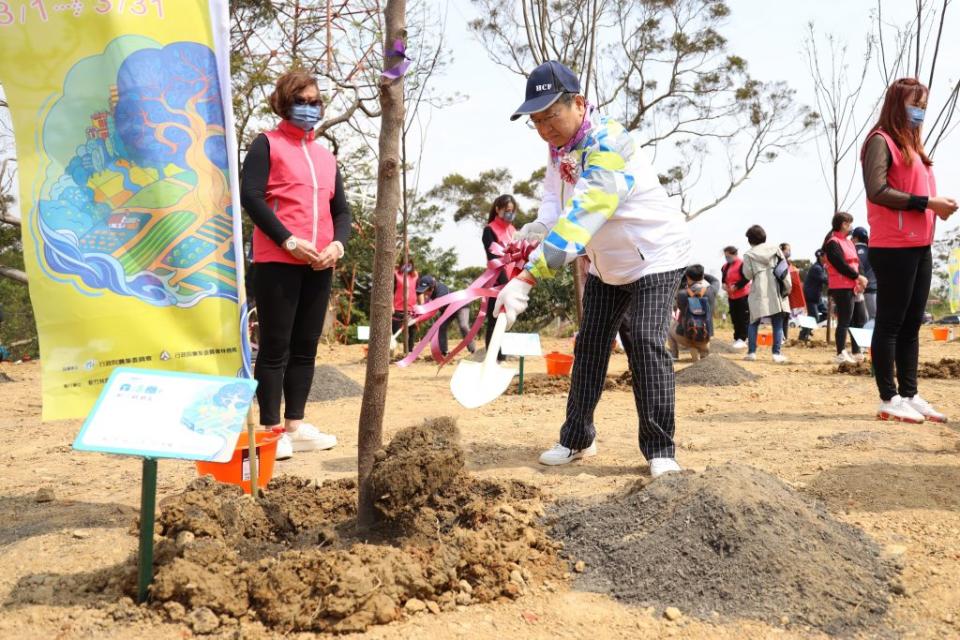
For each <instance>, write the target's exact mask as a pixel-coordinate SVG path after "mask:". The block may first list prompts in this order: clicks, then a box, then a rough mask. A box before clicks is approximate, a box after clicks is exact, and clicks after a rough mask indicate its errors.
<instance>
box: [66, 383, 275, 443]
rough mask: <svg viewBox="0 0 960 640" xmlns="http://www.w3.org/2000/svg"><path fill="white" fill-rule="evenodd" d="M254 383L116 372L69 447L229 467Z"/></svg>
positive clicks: (243, 423)
mask: <svg viewBox="0 0 960 640" xmlns="http://www.w3.org/2000/svg"><path fill="white" fill-rule="evenodd" d="M256 388H257V381H256V380H250V379H246V378H228V377H222V376H209V375H203V374H199V373H183V372H176V371H152V370H147V369H134V368H129V367H119V368H117V369H115V370H114V371H113V374H112V375H111V376H110V378H109V379H108V380H107V383H106V385H105V386H104V388H103V392H102V393H101V394H100V397H99V398H98V399H97V403H96V405H95V406H94V407H93V411H91V412H90V415H89V416H88V417H87V420H86V421H85V422H84V423H83V428H82V429H81V430H80V433H79V434H78V435H77V439H76V440H75V441H74V443H73V448H74V449H78V450H80V451H99V452H102V453H117V454H121V455H130V456H141V457H147V458H180V459H184V460H204V461H209V462H227V461H228V460H230V458H231V457H232V456H233V451H234V448H235V447H236V444H237V438H238V437H239V435H240V432H241V431H242V430H243V429H244V427H245V424H246V417H247V412H248V411H249V410H250V403H251V402H252V401H253V395H254V391H256Z"/></svg>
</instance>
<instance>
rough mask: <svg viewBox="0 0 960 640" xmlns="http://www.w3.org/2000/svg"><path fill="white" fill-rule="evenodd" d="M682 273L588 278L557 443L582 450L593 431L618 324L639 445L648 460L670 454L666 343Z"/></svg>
mask: <svg viewBox="0 0 960 640" xmlns="http://www.w3.org/2000/svg"><path fill="white" fill-rule="evenodd" d="M682 274H683V270H682V269H679V270H676V271H669V272H667V273H656V274H652V275H649V276H644V277H642V278H640V279H639V280H637V281H636V282H632V283H630V284H625V285H619V286H618V285H610V284H605V283H604V282H603V281H602V280H600V279H599V278H597V277H596V276H593V275H590V276H587V283H586V286H585V288H584V292H583V322H582V323H581V325H580V331H579V333H578V334H577V342H576V345H575V346H574V350H573V354H574V361H573V372H572V378H571V381H570V395H569V396H568V397H567V419H566V421H565V422H564V423H563V427H562V428H561V429H560V444H562V445H563V446H565V447H569V448H570V449H584V448H586V447H589V446H590V444H591V443H592V442H593V440H594V438H595V437H596V435H597V430H596V426H595V425H594V423H593V412H594V409H596V407H597V402H599V401H600V394H601V393H602V392H603V384H604V381H605V380H606V377H607V366H608V365H609V364H610V350H611V347H612V345H613V340H614V336H616V333H617V330H620V338H621V340H622V341H623V347H624V350H626V352H627V359H628V361H629V363H630V371H631V372H632V374H633V376H632V377H633V397H634V400H635V401H636V404H637V415H638V417H639V418H640V429H639V439H640V451H642V452H643V455H644V457H646V458H647V459H648V460H650V459H652V458H672V457H674V444H673V433H674V430H675V427H676V420H675V418H676V386H675V383H674V377H673V359H672V358H671V357H670V354H669V353H668V352H667V348H666V345H665V343H666V339H667V328H668V327H669V326H670V317H671V313H672V311H673V303H674V300H675V298H676V294H677V287H678V286H679V284H680V276H681V275H682ZM621 325H622V326H621Z"/></svg>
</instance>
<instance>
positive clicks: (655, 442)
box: [494, 61, 690, 477]
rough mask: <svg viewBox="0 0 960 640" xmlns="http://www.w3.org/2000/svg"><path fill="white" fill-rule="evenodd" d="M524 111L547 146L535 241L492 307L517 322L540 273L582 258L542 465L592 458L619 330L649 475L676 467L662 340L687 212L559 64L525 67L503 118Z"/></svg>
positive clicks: (626, 135)
mask: <svg viewBox="0 0 960 640" xmlns="http://www.w3.org/2000/svg"><path fill="white" fill-rule="evenodd" d="M521 116H530V125H531V126H532V127H534V128H536V130H537V132H538V133H539V135H540V137H541V138H543V140H545V141H546V142H547V144H548V147H549V152H550V158H549V162H548V164H547V172H546V177H545V181H544V197H543V202H542V205H541V207H540V211H539V214H538V216H537V220H536V221H535V222H531V223H530V224H528V225H526V226H524V227H523V229H521V230H520V232H519V234H518V237H521V238H527V239H537V240H541V244H540V246H539V247H538V248H537V249H536V251H535V252H534V253H533V254H532V255H531V256H530V260H529V262H528V264H527V265H526V268H525V269H524V271H523V272H521V274H520V275H518V276H517V277H515V278H514V279H513V280H511V281H510V282H509V283H507V284H506V285H505V286H504V288H503V290H502V291H501V292H500V295H499V297H498V298H497V302H496V304H495V307H494V314H495V315H498V314H499V313H500V312H503V313H506V314H507V322H508V324H513V322H514V320H516V317H517V315H518V314H520V313H522V312H523V311H524V310H525V309H526V307H527V303H528V301H529V293H530V290H531V289H532V288H533V286H534V285H535V284H536V283H537V281H538V280H542V279H544V278H550V277H553V276H554V274H555V273H556V272H557V271H558V270H559V269H561V268H563V267H564V266H565V265H566V264H568V263H570V262H572V261H573V260H575V259H576V258H577V257H579V256H583V255H586V256H587V257H588V258H589V260H590V272H589V275H588V277H587V282H586V285H585V288H584V297H583V323H582V325H581V326H580V331H579V332H578V334H577V342H576V346H575V347H574V357H575V359H574V364H573V372H572V377H571V383H570V394H569V396H568V399H567V417H566V420H565V421H564V424H563V427H562V428H561V430H560V442H559V443H557V444H556V445H555V446H554V447H553V448H551V449H549V450H547V451H545V452H544V453H543V454H542V455H541V456H540V462H541V463H543V464H547V465H557V464H566V463H568V462H572V461H574V460H577V459H580V458H583V457H586V456H592V455H595V454H596V452H597V446H596V441H595V438H596V427H595V425H594V421H593V413H594V409H595V408H596V406H597V402H599V400H600V394H601V392H602V391H603V384H604V380H605V378H606V374H607V366H608V364H609V361H610V347H611V345H612V344H613V341H614V338H615V336H616V334H617V330H618V329H619V330H621V332H622V334H621V335H623V337H624V341H623V342H624V346H625V348H626V351H627V357H628V359H629V362H630V369H631V371H632V372H633V393H634V398H635V400H636V405H637V414H638V416H639V440H640V450H641V451H642V452H643V455H644V456H645V457H646V459H647V460H648V461H649V463H650V473H651V475H653V476H654V477H656V476H659V475H661V474H663V473H666V472H669V471H679V470H680V466H679V465H678V464H677V462H676V460H675V459H674V455H675V448H674V443H673V435H674V430H675V414H676V407H675V404H676V403H675V397H676V389H675V384H674V375H673V361H672V359H671V357H670V354H669V353H668V352H667V349H666V346H665V342H666V335H667V328H668V327H669V324H670V316H671V311H672V309H673V299H674V295H675V294H676V291H677V286H678V284H679V282H680V277H681V274H682V273H683V269H684V267H685V266H686V265H687V263H688V261H689V252H690V239H689V236H688V234H687V231H686V228H685V225H684V219H683V215H682V214H681V212H680V211H679V209H678V208H677V207H676V206H675V205H674V204H672V203H671V202H670V198H669V196H668V195H667V193H666V191H665V190H664V189H663V187H662V186H661V185H660V181H659V178H658V176H657V172H656V171H655V170H654V168H653V165H652V164H651V163H650V161H649V159H648V158H647V156H646V154H645V153H644V152H643V150H642V149H641V148H640V145H639V143H638V142H637V141H636V140H635V138H634V136H633V135H631V133H630V132H629V131H627V130H626V129H624V127H623V126H622V125H621V124H620V123H618V122H616V121H614V120H612V119H610V118H606V117H603V116H601V115H599V114H598V113H596V111H595V110H594V109H592V108H591V107H590V106H589V105H588V104H587V102H586V99H585V98H584V97H583V96H582V95H580V83H579V81H578V80H577V77H576V76H575V75H574V74H573V72H572V71H570V69H568V68H567V67H565V66H564V65H562V64H560V63H559V62H553V61H550V62H546V63H544V64H542V65H540V66H539V67H537V68H536V69H535V70H534V71H533V72H532V73H531V74H530V76H529V78H528V80H527V94H526V101H525V102H524V103H523V104H522V105H521V106H520V108H519V109H517V111H516V113H514V114H513V116H512V117H511V119H512V120H516V119H517V118H519V117H521ZM621 324H623V326H622V327H621Z"/></svg>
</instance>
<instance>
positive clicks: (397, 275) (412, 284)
mask: <svg viewBox="0 0 960 640" xmlns="http://www.w3.org/2000/svg"><path fill="white" fill-rule="evenodd" d="M419 277H420V276H419V275H418V274H417V272H416V271H411V272H410V273H408V274H407V312H411V313H412V312H413V307H414V306H416V304H417V280H418V279H419ZM393 310H394V311H400V312H401V313H402V312H403V272H402V271H400V270H399V269H394V270H393Z"/></svg>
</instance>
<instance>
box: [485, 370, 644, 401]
mask: <svg viewBox="0 0 960 640" xmlns="http://www.w3.org/2000/svg"><path fill="white" fill-rule="evenodd" d="M519 388H520V379H519V378H517V377H515V378H514V379H513V382H511V383H510V386H509V387H508V388H507V390H506V391H505V392H504V393H505V395H508V396H515V395H517V393H518V391H519ZM603 388H604V390H606V391H630V390H631V389H632V388H633V387H632V386H631V383H630V370H629V369H628V370H626V371H624V372H622V373H620V374H618V375H616V376H609V375H608V376H607V379H606V381H605V382H604V383H603ZM569 392H570V377H569V376H548V375H546V374H543V373H534V374H529V375H524V376H523V393H524V395H526V394H528V393H529V394H530V395H535V396H552V395H559V394H564V393H569Z"/></svg>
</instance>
